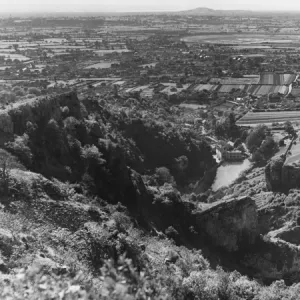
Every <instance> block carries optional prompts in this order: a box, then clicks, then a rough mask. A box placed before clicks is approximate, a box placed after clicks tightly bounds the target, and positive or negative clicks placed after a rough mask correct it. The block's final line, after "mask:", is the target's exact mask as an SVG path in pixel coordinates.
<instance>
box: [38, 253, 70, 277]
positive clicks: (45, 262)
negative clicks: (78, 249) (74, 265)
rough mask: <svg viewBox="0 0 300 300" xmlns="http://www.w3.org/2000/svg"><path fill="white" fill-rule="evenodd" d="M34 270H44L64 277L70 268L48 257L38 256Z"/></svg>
mask: <svg viewBox="0 0 300 300" xmlns="http://www.w3.org/2000/svg"><path fill="white" fill-rule="evenodd" d="M32 267H33V268H38V269H43V270H45V271H47V272H50V273H53V274H55V275H58V276H59V275H63V274H66V273H67V272H68V270H69V269H68V267H67V266H64V265H61V264H58V263H56V262H54V261H53V260H52V259H50V258H48V257H44V255H42V256H36V258H35V259H34V261H33V263H32Z"/></svg>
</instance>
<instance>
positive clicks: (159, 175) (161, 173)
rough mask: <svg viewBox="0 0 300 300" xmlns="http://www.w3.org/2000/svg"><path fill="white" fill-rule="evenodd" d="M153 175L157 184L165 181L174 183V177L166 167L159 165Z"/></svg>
mask: <svg viewBox="0 0 300 300" xmlns="http://www.w3.org/2000/svg"><path fill="white" fill-rule="evenodd" d="M155 177H156V180H157V182H158V184H159V185H163V184H165V183H171V184H173V183H174V178H173V176H172V175H171V173H170V171H169V169H168V168H166V167H160V168H157V169H156V170H155Z"/></svg>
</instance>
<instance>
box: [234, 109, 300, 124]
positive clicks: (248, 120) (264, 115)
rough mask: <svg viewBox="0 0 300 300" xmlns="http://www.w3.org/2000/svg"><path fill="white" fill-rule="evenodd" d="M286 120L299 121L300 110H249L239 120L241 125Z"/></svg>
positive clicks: (282, 121) (238, 122)
mask: <svg viewBox="0 0 300 300" xmlns="http://www.w3.org/2000/svg"><path fill="white" fill-rule="evenodd" d="M286 121H290V122H295V123H296V122H299V121H300V111H268V112H248V113H247V114H246V115H245V116H243V117H242V118H241V119H239V120H238V121H237V125H240V126H256V125H259V124H269V125H270V124H272V123H284V122H286Z"/></svg>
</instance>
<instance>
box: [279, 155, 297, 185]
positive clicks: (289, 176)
mask: <svg viewBox="0 0 300 300" xmlns="http://www.w3.org/2000/svg"><path fill="white" fill-rule="evenodd" d="M281 184H282V186H284V187H287V188H295V187H300V161H296V162H294V163H288V164H284V165H283V167H282V172H281Z"/></svg>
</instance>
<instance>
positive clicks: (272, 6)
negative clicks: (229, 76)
mask: <svg viewBox="0 0 300 300" xmlns="http://www.w3.org/2000/svg"><path fill="white" fill-rule="evenodd" d="M196 7H208V8H213V9H250V10H299V11H300V1H297V0H285V1H282V0H205V1H203V0H0V12H20V11H24V12H36V11H45V12H47V11H49V12H50V11H51V12H53V11H63V12H67V11H71V12H80V11H85V12H96V11H100V12H101V11H158V10H183V9H192V8H196Z"/></svg>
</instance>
